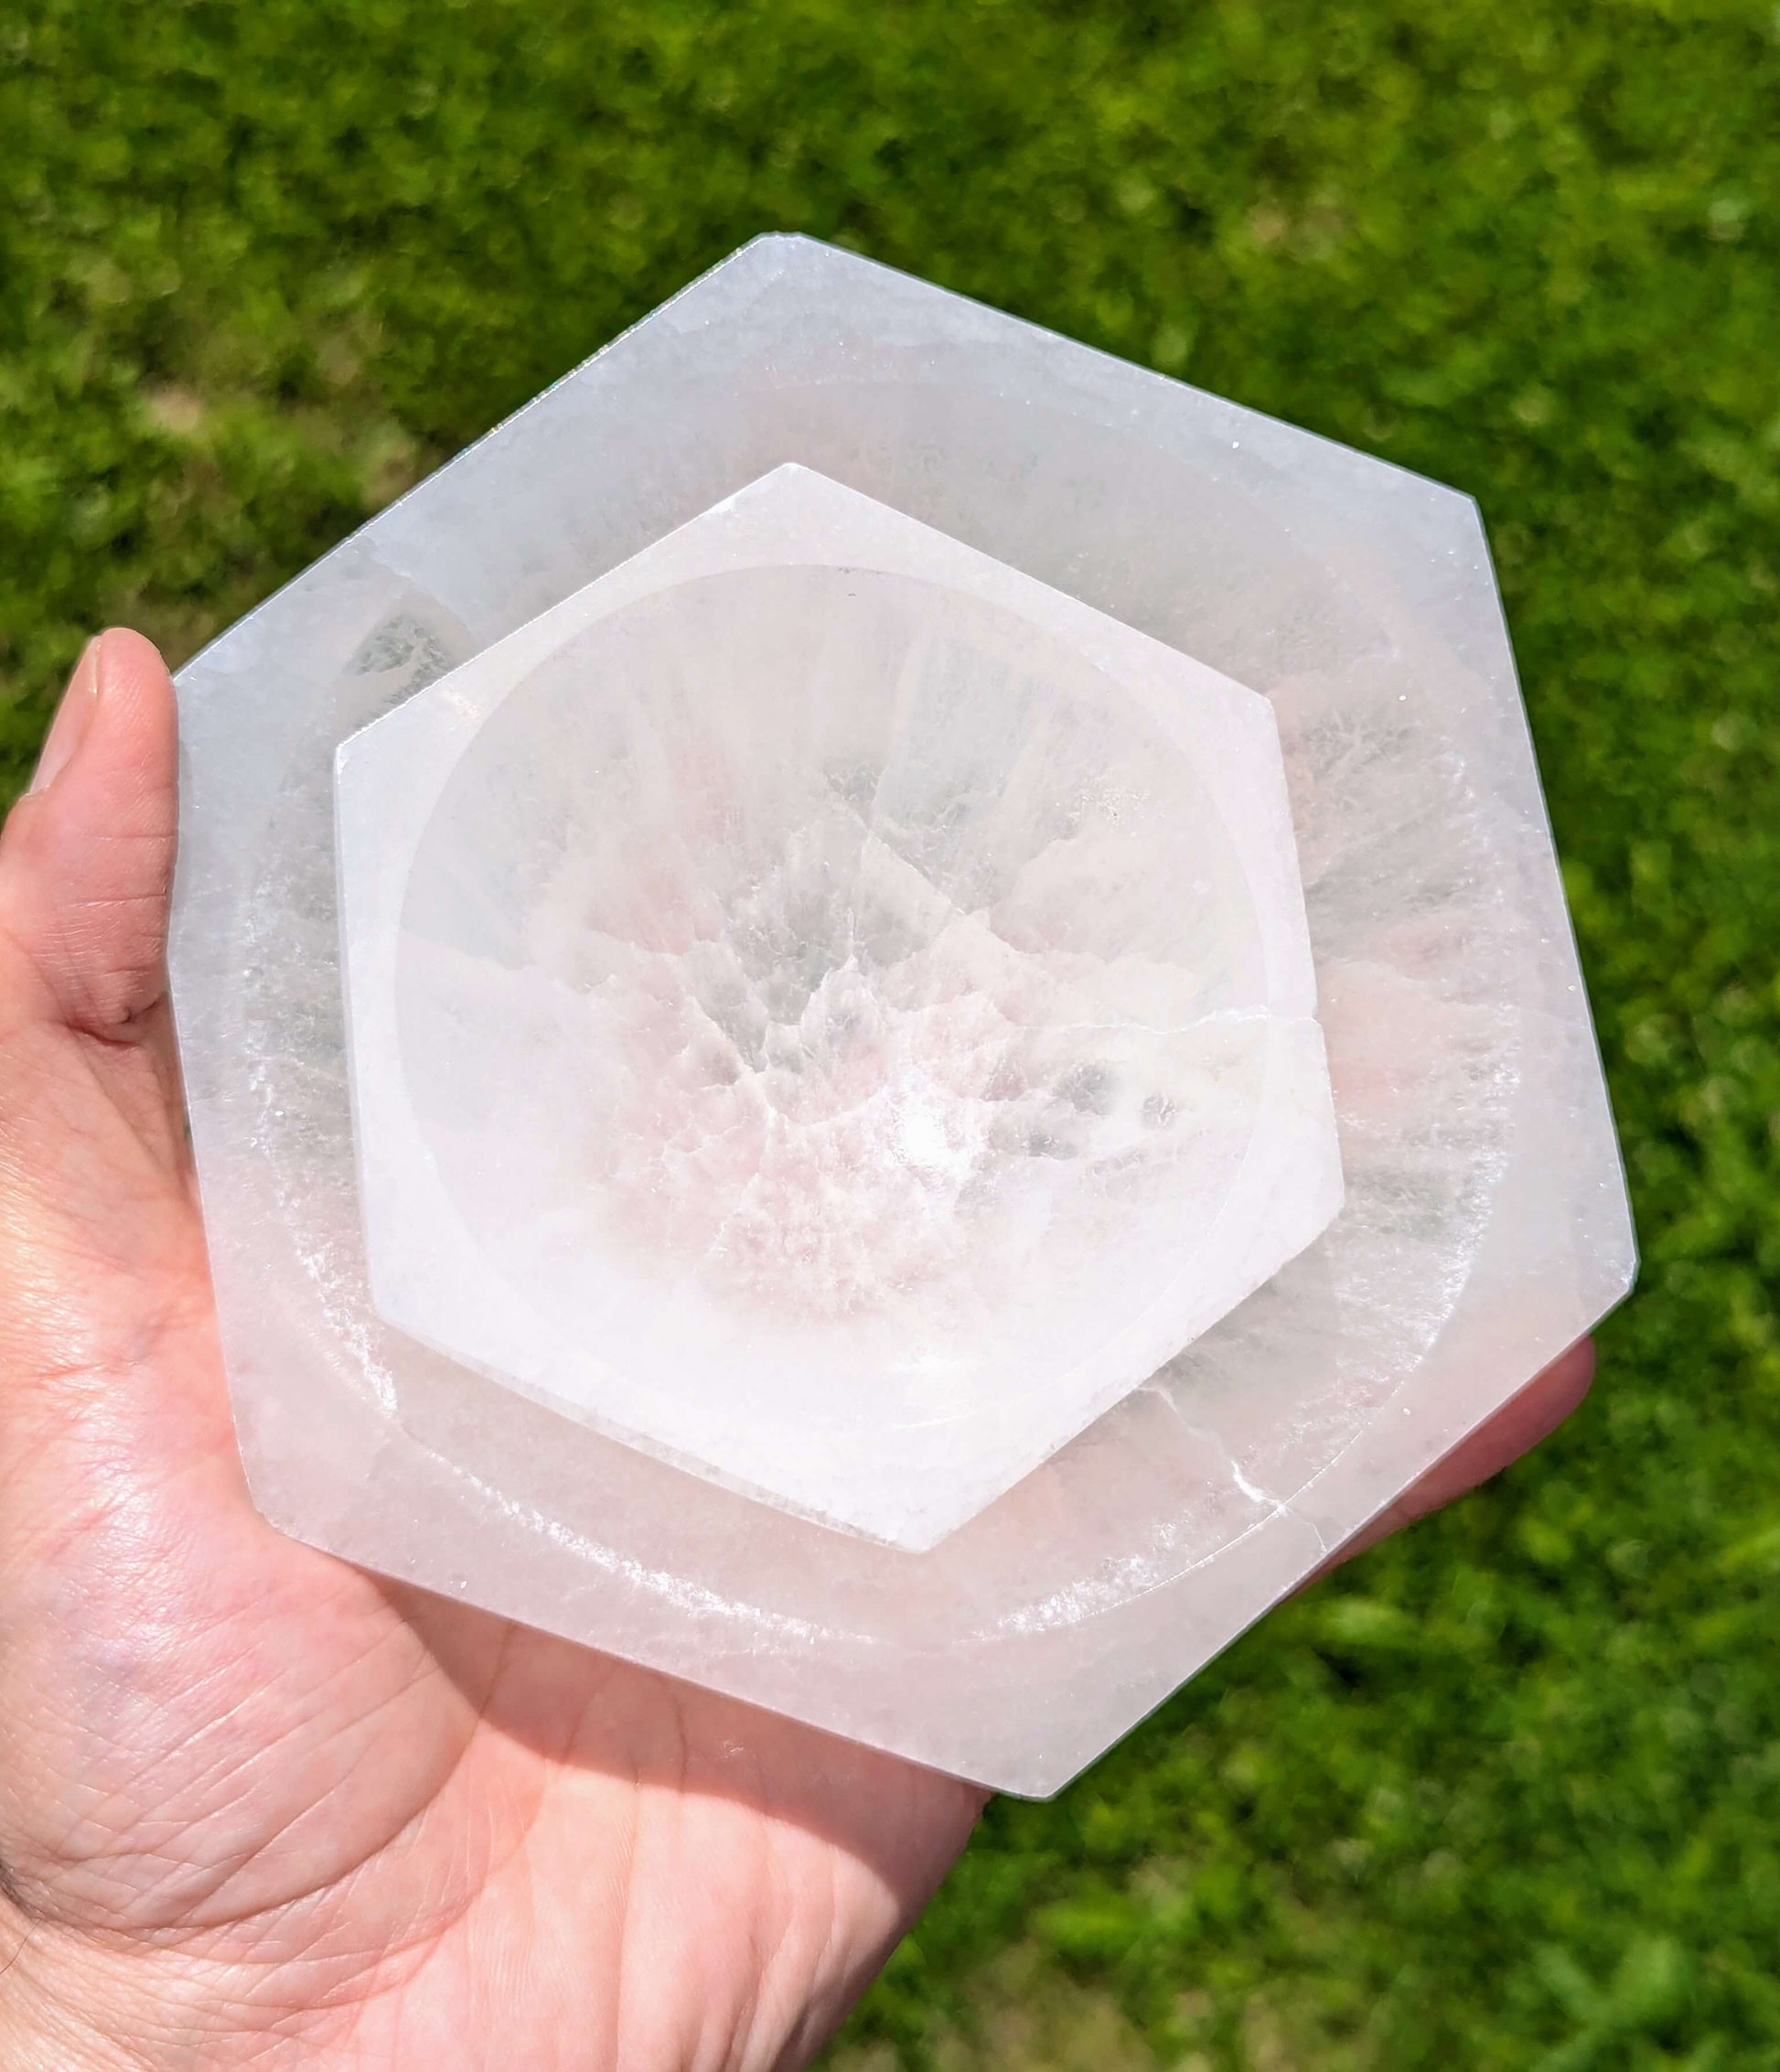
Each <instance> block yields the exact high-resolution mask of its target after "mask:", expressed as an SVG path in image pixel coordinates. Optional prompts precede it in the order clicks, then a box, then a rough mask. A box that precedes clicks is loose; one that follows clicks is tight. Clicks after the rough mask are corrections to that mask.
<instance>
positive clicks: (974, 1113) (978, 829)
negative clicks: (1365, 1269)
mask: <svg viewBox="0 0 1780 2072" xmlns="http://www.w3.org/2000/svg"><path fill="white" fill-rule="evenodd" d="M338 811H339V839H340V847H339V862H340V898H341V906H342V913H343V918H344V940H345V944H346V949H347V984H348V1004H349V1008H350V1013H349V1017H348V1026H349V1029H350V1032H351V1040H350V1045H349V1050H350V1057H351V1061H352V1076H353V1092H354V1111H355V1116H356V1123H357V1129H358V1133H359V1146H360V1155H361V1166H362V1171H363V1174H364V1186H363V1204H364V1213H365V1226H366V1237H367V1242H368V1247H369V1253H370V1281H371V1289H372V1294H373V1299H374V1300H375V1303H376V1305H377V1308H378V1310H379V1312H380V1313H381V1315H382V1316H384V1317H385V1318H386V1319H387V1320H388V1321H389V1322H390V1323H391V1324H396V1325H400V1326H402V1328H403V1329H404V1330H406V1331H409V1332H411V1333H412V1334H413V1336H414V1337H419V1338H423V1339H424V1340H426V1341H427V1342H428V1343H429V1344H432V1345H434V1346H437V1347H440V1348H441V1349H442V1350H444V1351H445V1352H448V1353H451V1354H453V1355H454V1356H456V1358H460V1359H463V1360H466V1361H467V1362H469V1363H470V1364H472V1365H474V1366H476V1367H477V1368H478V1369H481V1370H483V1371H484V1372H486V1373H488V1374H489V1375H491V1376H493V1377H495V1378H496V1379H498V1380H505V1381H509V1382H510V1383H511V1384H513V1385H514V1386H517V1387H520V1388H522V1389H525V1390H529V1391H530V1392H531V1393H534V1394H537V1395H539V1396H541V1397H542V1398H543V1399H544V1400H545V1401H549V1402H552V1403H553V1404H556V1405H558V1406H560V1407H563V1408H566V1409H568V1410H570V1411H572V1412H574V1413H575V1414H577V1415H581V1416H584V1417H585V1418H587V1419H589V1420H590V1421H592V1422H595V1423H598V1424H600V1425H603V1426H604V1427H606V1429H609V1430H612V1431H614V1432H616V1433H619V1434H621V1435H623V1436H627V1437H630V1438H633V1439H635V1440H637V1441H638V1443H639V1444H648V1445H650V1446H652V1447H654V1448H655V1449H657V1450H658V1451H660V1452H662V1453H664V1454H665V1455H667V1456H668V1457H670V1458H671V1459H675V1460H679V1461H681V1462H683V1463H685V1464H687V1465H695V1466H698V1467H701V1468H702V1469H704V1470H706V1471H708V1472H710V1473H712V1474H713V1475H716V1476H720V1477H722V1478H724V1479H726V1480H728V1481H730V1482H732V1483H734V1484H735V1486H736V1487H741V1488H745V1489H747V1490H750V1491H752V1492H754V1493H756V1494H762V1495H766V1496H769V1497H771V1498H775V1499H777V1500H778V1501H780V1502H783V1503H785V1504H788V1505H789V1506H790V1507H791V1508H794V1509H797V1510H799V1511H801V1512H804V1513H806V1514H807V1515H809V1516H811V1517H815V1518H820V1519H824V1520H826V1521H828V1522H829V1523H831V1524H835V1525H841V1526H846V1527H851V1528H852V1529H854V1530H860V1531H863V1532H866V1533H869V1534H871V1535H873V1536H874V1537H876V1538H879V1539H882V1540H885V1541H890V1542H893V1543H894V1544H896V1545H898V1546H903V1547H908V1548H915V1549H918V1548H921V1547H926V1546H929V1545H931V1544H932V1543H933V1542H934V1541H937V1540H938V1538H940V1537H941V1536H942V1535H943V1534H944V1533H945V1532H947V1531H949V1530H952V1529H953V1528H954V1527H955V1526H957V1525H958V1524H960V1522H961V1521H962V1520H963V1519H965V1518H967V1517H969V1516H970V1515H971V1514H973V1513H974V1512H976V1511H978V1510H980V1509H981V1508H982V1506H983V1505H984V1504H985V1503H987V1502H988V1501H989V1500H990V1499H991V1498H993V1497H995V1496H998V1495H1000V1494H1001V1492H1002V1491H1003V1489H1005V1488H1006V1487H1008V1486H1009V1485H1010V1484H1012V1483H1013V1482H1015V1481H1017V1480H1018V1479H1019V1477H1020V1476H1022V1475H1024V1474H1025V1473H1026V1472H1027V1471H1028V1470H1030V1469H1031V1468H1032V1467H1034V1466H1035V1465H1037V1463H1038V1462H1039V1461H1040V1460H1042V1459H1044V1458H1045V1456H1046V1455H1049V1454H1050V1453H1052V1452H1054V1451H1055V1450H1056V1447H1057V1446H1058V1445H1059V1444H1062V1442H1063V1441H1064V1440H1066V1439H1067V1438H1070V1437H1072V1436H1073V1435H1074V1434H1075V1433H1076V1432H1078V1430H1079V1429H1080V1428H1081V1427H1082V1426H1083V1425H1084V1424H1086V1423H1088V1422H1089V1421H1090V1420H1091V1419H1092V1418H1093V1417H1095V1416H1096V1415H1098V1414H1099V1412H1101V1411H1103V1410H1105V1409H1106V1408H1107V1407H1108V1405H1109V1404H1110V1403H1111V1402H1113V1401H1117V1399H1118V1398H1119V1397H1121V1396H1122V1395H1125V1394H1127V1393H1128V1392H1129V1391H1130V1390H1132V1389H1134V1388H1135V1387H1136V1386H1137V1385H1138V1383H1139V1382H1141V1381H1144V1380H1147V1379H1148V1378H1149V1376H1150V1375H1152V1374H1153V1373H1154V1371H1155V1370H1156V1369H1157V1368H1158V1367H1160V1366H1161V1365H1162V1364H1163V1361H1164V1360H1167V1359H1169V1358H1173V1357H1174V1354H1176V1353H1178V1352H1179V1351H1180V1350H1181V1349H1182V1347H1184V1346H1185V1345H1187V1344H1189V1343H1190V1342H1191V1341H1192V1340H1193V1339H1194V1338H1196V1337H1198V1335H1199V1334H1200V1333H1201V1332H1202V1331H1204V1330H1205V1329H1206V1327H1207V1326H1210V1325H1212V1324H1214V1323H1216V1322H1217V1320H1218V1318H1220V1317H1221V1316H1224V1315H1227V1314H1228V1312H1229V1311H1230V1310H1232V1309H1233V1308H1235V1306H1236V1305H1237V1304H1238V1302H1240V1301H1241V1300H1242V1298H1243V1297H1244V1296H1246V1295H1248V1294H1252V1293H1253V1292H1254V1290H1255V1289H1256V1288H1257V1287H1258V1286H1260V1284H1261V1283H1263V1282H1264V1281H1266V1280H1268V1279H1269V1278H1270V1277H1271V1275H1272V1273H1273V1272H1275V1271H1276V1270H1277V1269H1278V1268H1279V1267H1281V1265H1283V1264H1284V1263H1285V1261H1287V1260H1288V1259H1291V1258H1292V1257H1294V1256H1295V1255H1296V1254H1297V1253H1298V1252H1300V1251H1303V1248H1304V1246H1305V1245H1306V1244H1308V1243H1309V1242H1310V1241H1311V1240H1313V1239H1314V1238H1315V1237H1317V1236H1319V1235H1320V1234H1321V1232H1322V1231H1323V1230H1324V1228H1325V1227H1326V1226H1327V1224H1328V1222H1329V1220H1330V1219H1331V1218H1332V1217H1333V1216H1334V1214H1335V1211H1336V1209H1337V1208H1339V1206H1340V1201H1341V1177H1340V1159H1339V1154H1338V1151H1337V1147H1336V1143H1335V1117H1334V1112H1333V1109H1332V1105H1331V1100H1330V1093H1329V1083H1328V1074H1327V1067H1326V1063H1325V1060H1324V1048H1323V1040H1322V1035H1321V1032H1320V1030H1319V1029H1318V1028H1317V1026H1316V1024H1315V1022H1314V1018H1313V1017H1314V1004H1315V982H1314V974H1313V972H1312V967H1311V953H1310V939H1309V933H1308V929H1307V927H1306V923H1305V918H1304V905H1303V892H1302V889H1301V887H1300V884H1299V879H1298V867H1297V859H1296V855H1295V853H1294V851H1293V845H1292V821H1291V811H1290V808H1289V806H1288V803H1287V799H1286V789H1285V778H1284V772H1283V768H1282V766H1281V758H1280V750H1279V736H1278V731H1277V729H1276V727H1275V725H1274V722H1273V714H1272V711H1271V707H1270V706H1269V705H1268V703H1267V702H1266V700H1265V699H1263V698H1260V697H1259V696H1257V695H1256V694H1255V693H1254V692H1249V691H1246V690H1244V689H1242V688H1241V687H1240V686H1239V685H1238V684H1235V683H1232V682H1229V681H1228V679H1225V678H1222V677H1220V676H1218V675H1217V674H1216V673H1215V672H1214V671H1210V670H1208V669H1206V668H1204V667H1203V666H1202V665H1200V664H1198V663H1196V662H1193V661H1190V660H1187V659H1186V658H1185V657H1184V656H1182V655H1180V654H1178V653H1177V652H1176V651H1175V650H1173V649H1170V648H1166V647H1164V646H1163V645H1162V644H1161V643H1160V642H1159V641H1155V640H1152V639H1148V638H1146V637H1145V636H1143V635H1142V634H1139V633H1135V632H1133V631H1131V629H1130V628H1127V627H1123V626H1121V625H1119V624H1118V623H1117V622H1115V621H1113V620H1111V619H1109V618H1107V617H1105V616H1104V615H1102V614H1100V613H1099V612H1095V611H1093V610H1091V609H1089V608H1088V607H1086V606H1083V605H1081V604H1078V603H1077V602H1076V601H1075V600H1074V599H1072V598H1069V597H1067V596H1062V595H1061V594H1059V593H1058V592H1056V591H1054V590H1051V589H1048V588H1046V587H1045V585H1042V584H1038V583H1035V582H1034V581H1033V580H1032V579H1031V578H1030V577H1028V576H1024V575H1021V574H1018V573H1017V572H1015V571H1013V570H1011V569H1008V568H1006V567H1004V566H1003V564H999V563H997V562H993V561H992V560H990V559H989V558H988V557H987V556H986V555H983V554H980V553H975V552H973V551H971V550H970V549H968V548H965V547H963V546H960V544H959V543H958V542H954V541H950V540H948V539H946V538H944V537H943V536H942V535H940V534H938V533H936V532H934V531H931V530H930V529H928V528H927V527H925V526H920V525H917V524H915V523H914V522H913V521H910V520H908V519H906V518H904V517H902V516H901V515H900V514H898V513H897V512H895V511H893V510H887V509H885V507H884V506H883V505H881V504H877V503H874V502H873V501H871V500H870V499H866V498H863V497H862V496H860V495H858V494H857V493H856V492H855V491H853V490H850V489H846V488H841V487H840V486H839V485H837V484H835V483H833V482H831V481H828V480H827V479H825V478H822V477H821V476H819V475H815V474H812V473H810V471H808V470H806V469H803V468H800V467H781V468H779V469H777V470H775V471H774V472H773V473H772V474H771V475H769V476H767V477H766V478H764V479H763V480H761V481H760V482H757V483H756V484H754V485H751V486H750V487H749V488H745V489H744V490H743V491H742V492H741V493H740V495H739V496H737V497H735V498H734V499H726V500H725V502H724V504H722V505H721V506H719V507H718V508H717V509H716V510H713V511H711V512H708V513H706V514H704V515H703V516H702V517H700V518H698V519H696V520H694V521H692V523H691V524H690V525H688V526H687V527H685V528H683V529H682V530H681V531H677V532H675V533H673V534H671V535H670V537H669V538H668V539H666V540H664V541H662V542H659V544H658V545H656V546H654V547H651V548H649V549H646V550H645V551H644V553H641V554H640V555H638V556H637V557H636V558H635V559H634V560H633V561H631V562H627V563H626V564H623V565H622V566H621V567H620V568H618V569H617V570H616V571H614V572H613V573H612V574H609V575H607V576H605V577H603V578H602V579H601V580H600V581H598V582H596V583H595V584H593V585H589V586H588V587H587V588H586V589H584V590H583V591H581V592H580V593H578V594H577V595H576V596H574V597H572V598H570V599H569V600H567V601H566V602H565V603H564V604H563V605H561V606H559V607H556V608H555V609H554V610H553V611H552V612H550V613H548V614H546V615H545V616H544V617H543V618H542V620H540V621H536V622H533V623H532V624H531V625H530V626H528V627H527V628H524V629H523V630H521V631H520V632H519V633H516V634H514V635H513V636H511V637H510V638H509V639H508V640H506V641H503V642H500V643H499V644H498V645H497V646H495V647H494V648H492V649H490V650H488V651H487V652H486V653H485V654H483V655H482V656H480V657H478V658H477V660H475V661H472V662H470V663H468V664H466V666H465V667H464V668H462V669H460V670H458V671H456V672H455V673H453V674H451V675H449V676H447V677H445V679H444V680H443V681H442V682H439V683H437V684H435V685H434V686H433V687H431V688H430V689H428V690H426V691H424V692H421V693H420V694H419V695H418V696H416V697H414V698H413V699H411V700H410V701H409V702H408V703H406V704H404V705H402V707H401V708H400V709H399V710H398V711H396V712H394V713H392V714H390V715H389V716H388V717H386V718H384V719H381V720H379V721H377V722H376V723H375V724H374V725H371V726H370V727H369V728H367V729H366V730H365V731H364V732H363V733H361V734H359V735H355V736H354V737H353V738H352V739H351V740H349V741H348V742H347V743H346V745H345V746H343V747H342V748H341V749H340V751H339V755H338Z"/></svg>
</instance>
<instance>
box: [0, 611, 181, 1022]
mask: <svg viewBox="0 0 1780 2072" xmlns="http://www.w3.org/2000/svg"><path fill="white" fill-rule="evenodd" d="M176 834H177V746H176V722H175V707H174V693H173V682H172V679H171V678H170V677H169V676H168V674H167V671H166V664H165V663H164V662H163V661H162V660H161V658H160V655H159V654H158V653H157V651H156V650H155V648H154V647H153V645H152V644H151V643H150V642H149V641H147V640H145V639H143V637H142V635H141V634H139V633H132V632H129V631H127V630H124V629H121V628H114V629H113V630H112V631H111V632H108V633H102V634H101V635H100V636H99V637H98V639H96V640H94V641H92V642H91V645H90V646H89V647H88V649H87V651H86V653H85V654H84V655H82V656H81V658H80V665H79V667H78V668H77V669H76V670H75V671H74V675H73V679H72V681H71V682H70V684H69V687H68V691H67V692H66V694H65V695H64V697H63V699H62V703H61V706H60V709H59V711H58V713H57V714H56V718H55V721H54V723H53V724H52V725H51V726H50V729H49V734H48V739H47V740H46V741H45V743H44V748H43V757H42V760H41V761H40V762H39V763H38V771H37V776H36V778H34V779H33V780H32V785H31V789H30V790H29V792H28V793H27V795H26V796H25V797H24V798H23V799H21V800H19V802H18V804H17V805H16V807H15V808H14V809H13V812H12V815H11V817H10V819H9V820H8V821H7V822H6V828H5V835H4V837H0V926H4V928H5V932H6V934H7V935H8V936H9V937H10V939H11V943H12V946H13V948H14V949H15V950H16V952H17V953H19V955H20V956H21V957H22V959H23V961H24V962H25V964H26V965H27V969H28V972H29V973H30V974H32V976H33V977H34V978H35V980H36V984H35V986H33V987H32V988H31V990H32V992H33V993H34V994H35V996H36V997H35V1000H34V1002H33V1007H34V1009H35V1012H36V1013H37V1014H38V1015H40V1016H42V1017H44V1018H47V1019H48V1020H51V1021H56V1022H59V1023H61V1024H63V1025H66V1026H67V1027H69V1028H70V1029H74V1030H77V1031H79V1032H80V1033H81V1034H83V1035H87V1036H101V1037H126V1036H132V1035H134V1034H135V1033H137V1032H138V1031H139V1030H140V1029H141V1027H142V1025H143V1020H144V1017H145V1016H147V1015H149V1012H150V1010H151V1009H154V1008H155V1007H156V1006H158V1004H160V1002H161V1000H162V998H163V996H164V994H165V993H166V924H167V906H168V900H169V897H170V895H171V891H172V884H173V852H174V842H175V837H176ZM16 1005H17V1004H16Z"/></svg>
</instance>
